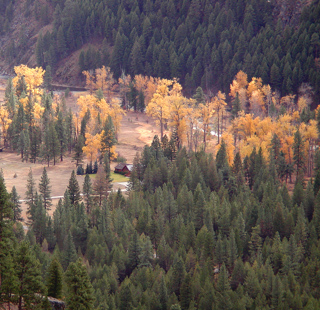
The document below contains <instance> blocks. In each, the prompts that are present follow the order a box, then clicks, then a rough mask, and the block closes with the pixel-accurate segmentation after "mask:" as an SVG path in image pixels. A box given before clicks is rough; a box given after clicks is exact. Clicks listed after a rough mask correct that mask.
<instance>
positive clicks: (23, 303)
mask: <svg viewBox="0 0 320 310" xmlns="http://www.w3.org/2000/svg"><path fill="white" fill-rule="evenodd" d="M15 271H16V275H17V278H18V281H19V289H18V291H17V296H18V306H19V309H23V308H26V309H32V307H34V306H35V305H37V304H40V303H41V299H42V298H41V295H42V294H43V293H44V291H45V289H44V285H43V282H42V278H41V269H40V262H39V261H38V260H37V259H36V257H35V255H34V253H33V251H32V249H31V247H30V244H29V243H28V242H26V241H23V242H22V243H21V244H20V245H19V247H18V249H17V254H16V258H15ZM22 307H23V308H22Z"/></svg>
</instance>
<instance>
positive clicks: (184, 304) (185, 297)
mask: <svg viewBox="0 0 320 310" xmlns="http://www.w3.org/2000/svg"><path fill="white" fill-rule="evenodd" d="M192 299H193V296H192V288H191V276H190V274H189V273H188V274H187V275H186V276H185V278H184V280H183V282H182V284H181V288H180V305H181V309H182V310H188V309H189V305H190V302H191V300H192Z"/></svg>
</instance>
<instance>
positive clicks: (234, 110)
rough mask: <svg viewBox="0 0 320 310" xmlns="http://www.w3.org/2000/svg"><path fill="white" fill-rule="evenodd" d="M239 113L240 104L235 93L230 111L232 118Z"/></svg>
mask: <svg viewBox="0 0 320 310" xmlns="http://www.w3.org/2000/svg"><path fill="white" fill-rule="evenodd" d="M240 111H241V103H240V99H239V93H237V94H236V97H235V98H234V100H233V101H232V109H231V115H232V118H233V119H235V118H236V117H238V115H239V112H240Z"/></svg>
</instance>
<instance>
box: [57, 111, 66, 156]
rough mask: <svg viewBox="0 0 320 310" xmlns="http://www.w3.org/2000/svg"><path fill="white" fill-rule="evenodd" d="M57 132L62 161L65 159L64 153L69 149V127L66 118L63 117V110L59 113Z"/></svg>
mask: <svg viewBox="0 0 320 310" xmlns="http://www.w3.org/2000/svg"><path fill="white" fill-rule="evenodd" d="M56 133H57V137H58V140H59V153H60V161H63V156H64V153H65V151H66V150H67V129H66V119H65V118H64V117H63V114H62V111H59V113H58V119H57V122H56Z"/></svg>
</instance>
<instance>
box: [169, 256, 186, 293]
mask: <svg viewBox="0 0 320 310" xmlns="http://www.w3.org/2000/svg"><path fill="white" fill-rule="evenodd" d="M184 277H185V266H184V263H183V261H182V259H181V257H178V256H176V257H175V258H174V262H173V265H172V277H171V289H172V291H173V292H174V293H175V294H176V295H177V296H180V288H181V284H182V282H183V280H184Z"/></svg>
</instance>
